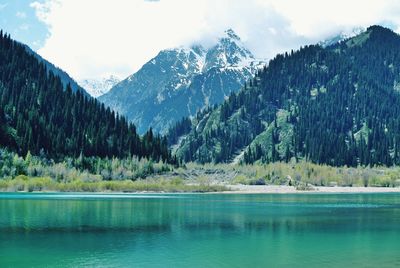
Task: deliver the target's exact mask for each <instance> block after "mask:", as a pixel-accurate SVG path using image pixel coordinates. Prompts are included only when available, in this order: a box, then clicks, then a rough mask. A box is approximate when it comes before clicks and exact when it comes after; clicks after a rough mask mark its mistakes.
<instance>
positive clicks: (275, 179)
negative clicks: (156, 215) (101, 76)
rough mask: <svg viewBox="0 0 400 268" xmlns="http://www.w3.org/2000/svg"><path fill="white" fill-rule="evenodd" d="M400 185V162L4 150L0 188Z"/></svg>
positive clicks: (113, 189) (105, 189)
mask: <svg viewBox="0 0 400 268" xmlns="http://www.w3.org/2000/svg"><path fill="white" fill-rule="evenodd" d="M235 184H236V185H286V186H294V187H296V189H298V190H308V189H311V188H312V187H313V186H317V187H319V186H325V187H326V186H327V187H329V186H343V187H400V168H399V167H355V168H354V167H332V166H327V165H317V164H313V163H309V162H305V161H300V162H297V163H280V162H277V163H272V164H265V165H263V164H254V165H230V164H223V165H213V164H206V165H198V164H195V163H188V164H186V165H184V166H181V167H175V166H172V165H168V164H165V163H162V162H158V163H154V162H153V161H151V160H147V159H138V158H135V157H130V158H126V159H116V158H112V159H107V158H106V159H101V158H95V157H91V158H84V157H79V158H77V159H73V158H66V159H63V160H62V161H58V162H56V161H53V160H49V159H46V158H44V157H37V156H31V155H30V154H28V155H27V156H25V157H20V156H18V155H17V154H15V153H12V152H8V151H5V150H0V191H28V192H29V191H60V192H142V191H151V192H215V191H226V190H229V189H228V188H227V186H228V185H235Z"/></svg>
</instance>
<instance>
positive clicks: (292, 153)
mask: <svg viewBox="0 0 400 268" xmlns="http://www.w3.org/2000/svg"><path fill="white" fill-rule="evenodd" d="M399 46H400V37H399V35H398V34H396V33H394V32H393V31H391V30H389V29H386V28H383V27H380V26H371V27H370V28H368V29H367V31H365V32H363V33H361V34H360V35H358V36H356V37H353V38H351V39H348V40H345V41H343V42H341V43H338V44H335V45H332V46H330V47H326V48H324V47H322V46H320V45H310V46H305V47H303V48H301V49H300V50H298V51H291V52H289V53H285V54H281V55H277V56H276V57H275V58H274V59H273V60H271V61H270V62H269V64H268V67H265V68H264V69H262V70H260V71H259V72H258V74H257V75H256V77H255V78H254V79H252V80H251V81H249V82H248V83H247V84H246V85H245V86H244V88H243V89H242V90H241V91H240V92H239V93H237V94H232V95H231V96H230V97H229V99H228V100H226V101H225V102H224V103H223V104H222V105H221V106H218V107H216V108H214V109H211V110H210V111H209V112H206V113H205V114H204V116H203V117H202V118H201V119H200V120H197V119H196V118H195V119H194V120H193V124H192V127H191V130H190V131H187V132H186V133H185V135H186V138H185V139H184V140H183V142H182V144H181V145H180V148H179V149H178V150H177V155H178V156H179V157H181V158H182V159H183V160H184V161H186V162H190V161H197V162H199V163H208V162H211V163H229V162H232V161H234V160H235V158H236V157H238V156H242V157H241V158H240V161H241V162H243V163H247V164H251V163H254V162H261V163H272V162H276V161H285V162H289V161H291V160H293V159H294V160H295V161H299V160H305V161H310V162H313V163H316V164H328V165H333V166H344V165H347V166H353V167H356V166H375V165H385V166H392V165H398V164H400V117H399V116H398V115H399V113H400V95H399V86H398V85H399V84H398V83H399V81H400V77H399V73H400V65H399V64H398V63H399V62H400V51H399V50H398V47H399Z"/></svg>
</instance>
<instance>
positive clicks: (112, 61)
mask: <svg viewBox="0 0 400 268" xmlns="http://www.w3.org/2000/svg"><path fill="white" fill-rule="evenodd" d="M399 15H400V1H397V0H301V1H299V0H0V28H1V29H3V30H5V31H7V32H8V33H10V34H11V36H12V38H14V39H16V40H18V41H21V42H24V43H26V44H27V45H29V46H30V47H31V48H32V49H34V50H35V51H37V52H38V53H39V54H40V55H41V56H42V57H44V58H46V59H47V60H49V61H50V62H52V63H54V64H55V65H57V66H59V67H61V68H62V69H64V70H65V71H67V72H68V73H69V74H70V75H72V77H74V78H75V79H77V80H80V79H87V78H94V79H99V78H103V77H107V76H109V75H116V76H118V77H120V78H125V77H127V76H128V75H130V74H132V73H134V72H135V71H137V70H138V69H139V68H140V67H141V66H142V65H143V64H144V63H146V62H147V61H148V60H150V59H151V58H153V57H155V56H156V55H157V53H158V52H159V51H160V50H162V49H166V48H173V47H177V46H181V45H191V44H194V43H200V44H203V45H206V46H207V45H211V44H212V43H213V42H215V41H216V40H217V38H218V37H219V36H221V35H222V34H223V32H224V31H225V30H226V29H228V28H232V29H233V30H234V31H235V32H236V33H237V34H238V35H239V36H240V37H241V38H242V41H243V42H244V44H245V45H246V46H247V47H248V48H249V49H250V50H251V51H252V52H253V54H255V56H256V57H258V58H264V59H271V58H272V57H274V56H275V55H276V54H277V53H282V52H285V51H289V50H291V49H298V48H299V47H300V46H302V45H306V44H311V43H316V42H319V41H321V40H324V39H326V38H329V37H331V36H334V35H336V34H338V33H340V32H351V31H352V29H354V28H356V27H357V28H359V27H364V28H366V27H368V26H370V25H373V24H380V25H383V26H387V27H390V28H392V29H393V30H395V31H396V32H399V31H400V16H399Z"/></svg>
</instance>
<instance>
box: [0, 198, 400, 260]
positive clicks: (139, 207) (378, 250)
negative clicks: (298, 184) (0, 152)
mask: <svg viewBox="0 0 400 268" xmlns="http://www.w3.org/2000/svg"><path fill="white" fill-rule="evenodd" d="M399 226H400V195H399V194H354V195H353V194H351V195H350V194H336V195H334V194H329V195H317V194H309V195H308V194H304V195H303V194H299V195H190V194H187V195H156V194H153V195H115V194H113V195H108V196H103V195H98V194H94V195H68V194H67V195H63V194H1V195H0V264H1V263H3V264H5V265H6V266H18V265H19V266H21V267H23V266H26V265H29V266H37V267H40V266H43V265H50V266H51V265H55V264H56V265H60V266H66V267H74V266H76V265H78V266H79V265H82V266H92V265H94V266H103V265H104V266H122V267H123V266H126V265H128V264H130V265H136V266H153V267H154V266H159V267H165V266H186V265H191V266H197V265H198V266H203V267H204V266H226V267H232V266H237V267H243V266H250V265H253V266H254V265H255V266H260V265H265V264H273V265H277V266H288V267H290V266H291V265H294V264H299V263H303V264H307V265H308V266H321V265H325V266H332V267H335V266H338V265H350V264H352V265H353V266H368V265H372V264H377V262H379V264H380V265H383V264H384V265H388V266H392V265H397V264H400V258H399V257H397V253H396V252H398V251H399V250H400V243H398V241H399V238H400V228H399ZM350 253H351V254H352V256H353V257H352V258H351V259H349V254H350ZM61 256H62V258H61ZM338 256H339V257H341V260H337V257H338ZM367 260H368V261H367ZM382 263H383V264H382ZM0 266H1V265H0ZM381 267H382V266H381Z"/></svg>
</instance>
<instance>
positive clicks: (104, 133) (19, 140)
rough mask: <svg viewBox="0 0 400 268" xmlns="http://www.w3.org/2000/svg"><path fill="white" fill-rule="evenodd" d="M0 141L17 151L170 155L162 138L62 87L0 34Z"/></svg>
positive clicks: (21, 48)
mask: <svg viewBox="0 0 400 268" xmlns="http://www.w3.org/2000/svg"><path fill="white" fill-rule="evenodd" d="M0 122H1V126H0V137H1V140H0V145H2V146H7V147H9V148H12V149H13V150H16V151H17V152H19V153H20V154H23V155H24V154H26V152H28V150H29V151H31V152H32V154H35V155H39V154H45V155H48V156H49V157H53V158H60V159H61V158H63V157H64V156H75V157H77V156H79V155H80V154H83V155H84V156H99V157H112V156H117V157H128V156H131V155H137V156H139V157H151V158H153V159H154V160H156V161H158V160H160V159H161V160H164V161H169V160H170V153H169V151H168V148H167V141H166V139H165V138H162V137H159V136H154V135H153V134H152V131H151V130H150V131H149V132H148V133H146V134H145V136H144V137H143V138H141V137H140V136H139V135H138V134H137V133H136V129H135V126H134V125H133V124H130V123H128V122H127V121H126V119H125V118H124V117H121V116H118V115H116V114H114V112H112V111H110V109H108V108H105V106H104V105H102V104H100V103H99V102H98V101H96V100H95V99H93V98H89V97H86V96H84V94H83V93H82V92H80V91H77V92H73V91H72V90H71V87H70V86H67V87H66V88H64V87H63V84H62V82H61V80H60V78H59V77H58V76H55V75H54V74H53V73H52V72H51V71H48V70H47V69H46V67H45V65H44V64H43V63H42V62H40V61H38V59H37V58H36V57H35V56H34V55H32V54H31V53H28V52H27V50H26V48H25V47H24V45H22V44H20V43H18V42H15V41H13V40H12V39H11V38H10V36H9V35H3V33H2V32H1V33H0Z"/></svg>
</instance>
